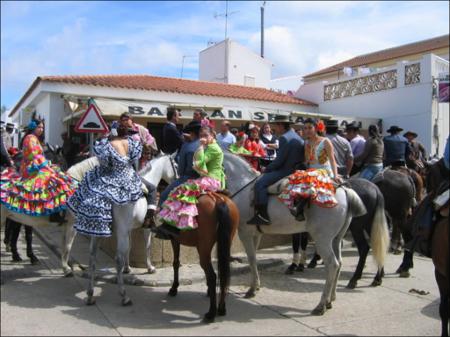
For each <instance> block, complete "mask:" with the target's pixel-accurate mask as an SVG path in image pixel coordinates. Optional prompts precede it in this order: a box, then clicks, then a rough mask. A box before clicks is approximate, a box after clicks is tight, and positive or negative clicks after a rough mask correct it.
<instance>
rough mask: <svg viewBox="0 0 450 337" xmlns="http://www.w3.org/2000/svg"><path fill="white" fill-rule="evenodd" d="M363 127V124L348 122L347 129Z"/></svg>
mask: <svg viewBox="0 0 450 337" xmlns="http://www.w3.org/2000/svg"><path fill="white" fill-rule="evenodd" d="M360 128H361V125H360V124H359V123H356V122H351V123H350V124H347V125H346V126H345V130H359V129H360Z"/></svg>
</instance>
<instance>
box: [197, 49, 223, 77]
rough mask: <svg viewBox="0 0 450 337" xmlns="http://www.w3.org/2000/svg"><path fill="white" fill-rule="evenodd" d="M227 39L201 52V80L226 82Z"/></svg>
mask: <svg viewBox="0 0 450 337" xmlns="http://www.w3.org/2000/svg"><path fill="white" fill-rule="evenodd" d="M225 47H226V44H225V41H222V42H220V43H218V44H216V45H214V46H211V47H209V48H207V49H204V50H202V51H201V52H200V53H199V80H200V81H210V82H220V83H226V76H227V72H226V71H225Z"/></svg>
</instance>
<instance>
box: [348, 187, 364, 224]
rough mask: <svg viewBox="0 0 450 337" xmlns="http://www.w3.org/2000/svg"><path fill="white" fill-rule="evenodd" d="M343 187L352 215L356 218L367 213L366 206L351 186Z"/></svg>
mask: <svg viewBox="0 0 450 337" xmlns="http://www.w3.org/2000/svg"><path fill="white" fill-rule="evenodd" d="M343 188H344V190H345V193H346V195H347V203H348V207H349V211H350V212H351V215H352V217H353V218H356V217H359V216H363V215H365V214H366V213H367V209H366V206H364V203H363V202H362V200H361V198H360V197H359V195H358V194H357V193H356V192H355V191H354V190H353V189H351V188H348V187H343Z"/></svg>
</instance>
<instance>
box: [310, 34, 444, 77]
mask: <svg viewBox="0 0 450 337" xmlns="http://www.w3.org/2000/svg"><path fill="white" fill-rule="evenodd" d="M445 47H447V48H448V47H449V35H448V34H447V35H443V36H438V37H435V38H432V39H428V40H423V41H418V42H414V43H410V44H405V45H403V46H399V47H394V48H389V49H384V50H380V51H377V52H374V53H370V54H365V55H360V56H356V57H354V58H352V59H350V60H347V61H344V62H341V63H338V64H335V65H333V66H331V67H327V68H325V69H322V70H319V71H316V72H313V73H311V74H308V75H306V76H304V77H303V78H309V77H313V76H318V75H322V74H326V73H329V72H332V71H337V70H342V69H343V68H344V67H359V66H363V65H367V64H371V63H375V62H380V61H385V60H390V59H395V58H398V57H403V56H407V55H413V54H417V53H423V52H428V51H432V50H435V49H440V48H445Z"/></svg>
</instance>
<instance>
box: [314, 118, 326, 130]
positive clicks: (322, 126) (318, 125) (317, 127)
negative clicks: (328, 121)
mask: <svg viewBox="0 0 450 337" xmlns="http://www.w3.org/2000/svg"><path fill="white" fill-rule="evenodd" d="M316 130H317V131H319V132H325V124H324V123H323V122H322V121H318V122H317V126H316Z"/></svg>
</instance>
